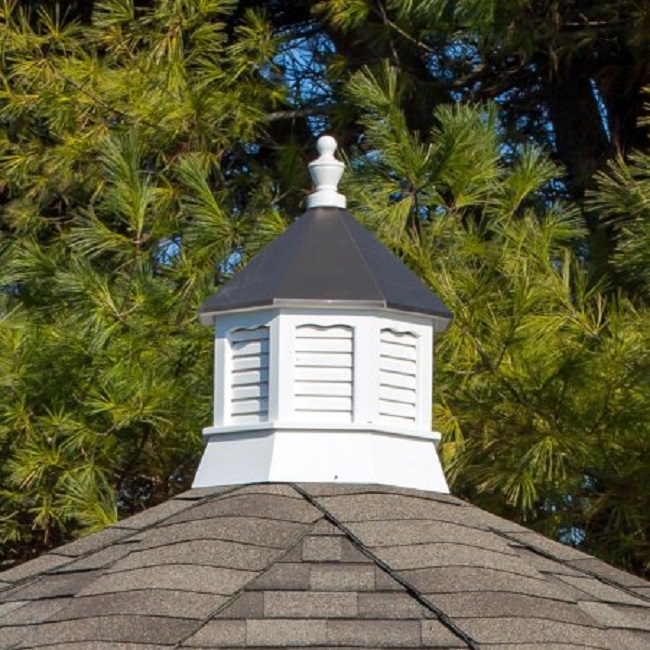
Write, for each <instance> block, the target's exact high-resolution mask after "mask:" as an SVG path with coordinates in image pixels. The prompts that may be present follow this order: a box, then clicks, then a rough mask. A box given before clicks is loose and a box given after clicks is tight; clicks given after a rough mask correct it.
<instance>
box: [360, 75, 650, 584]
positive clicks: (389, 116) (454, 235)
mask: <svg viewBox="0 0 650 650" xmlns="http://www.w3.org/2000/svg"><path fill="white" fill-rule="evenodd" d="M396 84H397V77H396V75H395V72H394V71H393V70H390V69H387V70H386V74H385V77H384V78H382V79H377V78H375V77H374V76H373V75H371V74H370V73H368V72H365V73H364V72H361V73H359V74H358V75H357V76H356V77H355V78H354V80H353V82H352V84H351V86H350V88H351V92H352V94H353V99H354V100H355V101H356V102H357V103H358V104H359V105H360V107H361V108H362V110H363V111H364V117H363V118H362V119H363V121H364V124H365V125H366V128H367V131H366V133H367V146H368V147H369V148H371V149H372V154H371V155H368V156H366V157H365V158H364V159H363V161H362V162H359V163H358V168H357V170H355V174H354V175H350V177H349V179H348V187H347V189H348V192H349V194H350V195H351V197H352V198H353V201H354V206H353V209H354V210H355V212H356V213H357V214H359V215H363V216H365V218H366V220H367V222H368V223H369V224H372V225H373V226H374V227H376V228H377V229H378V231H379V232H380V233H381V234H382V236H383V237H384V239H385V241H386V242H387V243H388V244H389V245H390V246H391V247H392V248H393V249H394V250H395V251H396V252H397V253H398V254H399V255H400V256H401V257H402V258H403V259H404V260H405V261H406V262H407V263H408V264H409V265H410V266H411V267H412V268H413V269H414V270H416V272H417V273H418V275H419V276H420V277H421V278H422V279H423V280H424V281H425V282H426V283H427V284H428V285H429V286H430V287H431V288H432V289H433V290H434V291H435V292H436V293H437V294H438V295H439V296H441V297H442V298H443V300H444V301H445V303H446V304H447V305H448V306H449V308H450V309H451V311H452V313H453V314H454V321H453V323H452V325H451V326H450V328H449V330H448V332H447V333H446V334H444V335H443V336H441V337H440V338H439V341H438V343H437V346H436V384H435V396H434V398H435V400H434V422H435V425H436V426H437V427H438V428H440V429H441V430H442V432H443V435H444V442H443V445H442V448H441V449H442V457H443V462H444V464H445V466H446V468H447V475H448V478H449V479H450V482H451V485H452V489H453V490H454V492H455V493H457V494H462V495H465V496H466V497H467V498H469V499H470V500H472V502H474V503H477V504H480V505H482V506H484V507H486V508H489V509H490V510H492V511H494V512H497V513H498V514H501V515H505V516H507V517H510V518H514V519H517V520H519V521H522V522H524V523H526V524H527V525H531V526H534V527H535V528H537V529H539V530H541V531H542V532H544V533H546V534H548V535H550V536H553V537H555V538H559V539H562V540H564V541H568V542H573V543H576V544H578V545H580V546H581V547H582V548H584V549H585V550H587V551H589V552H592V553H596V554H598V555H600V556H601V557H603V558H605V559H607V560H609V561H613V562H615V563H618V564H620V565H623V566H625V567H627V568H630V569H633V570H636V571H638V572H644V571H648V570H649V569H650V553H649V552H648V548H649V547H648V543H647V526H648V512H650V500H649V498H648V495H647V490H646V487H645V482H644V481H643V480H642V478H641V477H642V476H643V475H644V474H645V475H646V476H647V474H648V471H650V464H649V463H648V460H647V459H648V454H649V452H650V427H649V426H648V422H649V421H650V380H649V379H650V355H649V353H648V351H649V350H650V311H649V310H648V309H647V307H640V306H638V305H637V306H635V305H634V303H633V302H632V301H631V300H630V298H629V297H626V295H625V294H624V293H623V292H621V291H619V292H617V293H612V292H611V291H608V289H607V286H605V285H604V284H602V283H596V284H594V282H593V280H592V279H591V277H590V273H589V267H588V264H587V262H586V260H585V259H584V258H583V256H582V254H581V251H582V250H584V245H585V232H584V231H583V229H582V227H581V225H580V224H581V218H580V214H579V213H578V212H577V210H576V209H575V208H573V207H571V206H570V205H568V204H554V203H550V202H549V201H548V200H547V198H546V195H545V187H546V185H547V184H548V183H549V181H550V180H551V179H552V178H553V176H554V171H555V170H554V168H553V165H551V164H550V163H549V162H548V160H547V159H546V158H545V156H544V155H543V154H542V153H541V152H540V151H539V150H538V149H535V148H532V147H522V148H521V149H520V150H519V152H518V154H517V156H516V160H514V161H512V160H510V156H509V157H508V158H509V159H508V161H505V160H504V155H503V152H504V151H505V149H504V147H503V144H502V143H501V142H500V141H499V136H498V135H497V134H498V128H497V124H495V120H494V113H493V111H491V110H490V109H487V110H485V111H481V110H474V109H471V108H469V107H467V106H455V107H441V108H440V109H439V110H438V111H437V112H436V115H435V121H436V124H437V126H436V127H435V128H434V129H433V130H432V131H431V132H430V133H429V134H427V135H426V136H420V137H417V138H416V136H415V135H414V134H412V133H410V132H409V131H408V129H407V127H406V126H405V123H404V119H403V115H401V114H400V111H399V108H397V105H398V102H397V99H396V98H397V95H398V91H397V89H396ZM364 145H365V141H364ZM644 162H645V161H644ZM629 173H630V174H631V173H632V172H629ZM635 178H637V179H638V182H637V184H636V185H633V186H632V187H633V188H636V189H633V191H632V192H631V193H629V192H630V190H629V187H630V182H629V179H628V178H625V179H621V175H620V173H619V175H618V176H614V177H613V178H610V177H607V179H606V178H605V177H603V183H604V188H603V189H602V191H601V192H600V193H599V194H598V204H599V205H600V206H602V205H603V204H604V203H605V202H606V203H607V205H608V206H616V205H618V206H620V211H621V212H620V213H621V214H624V215H626V219H629V220H631V221H632V222H633V223H634V224H636V227H638V228H642V227H643V224H644V223H646V222H647V219H642V218H640V217H638V212H639V211H640V210H643V209H645V207H644V203H645V202H644V201H642V200H641V196H642V192H643V188H644V186H643V182H644V181H645V170H644V169H637V170H636V172H635ZM623 192H628V195H627V202H626V203H625V204H623V205H621V202H620V201H619V200H618V196H619V194H622V193H623ZM631 203H634V204H635V205H637V206H638V209H637V210H634V209H631V206H630V204H631ZM642 206H643V208H642ZM610 210H612V208H610ZM635 216H637V218H634V217H635ZM409 224H410V225H409ZM630 227H631V226H630ZM626 241H627V240H626ZM635 243H636V242H635ZM625 245H626V244H625V242H624V243H623V249H622V252H621V255H623V254H624V253H623V250H625V248H624V246H625ZM629 245H632V244H631V243H630V244H629ZM638 250H639V251H640V252H641V251H643V253H644V254H647V251H648V250H650V248H649V247H648V246H647V245H646V246H645V247H644V246H642V245H639V248H638ZM635 259H636V263H638V264H640V266H641V268H643V269H646V270H647V268H648V262H650V260H648V259H646V260H645V261H640V260H638V258H635Z"/></svg>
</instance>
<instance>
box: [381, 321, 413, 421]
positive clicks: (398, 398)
mask: <svg viewBox="0 0 650 650" xmlns="http://www.w3.org/2000/svg"><path fill="white" fill-rule="evenodd" d="M417 343H418V339H417V336H415V334H413V333H412V332H397V331H395V330H392V329H382V330H381V335H380V339H379V415H380V417H381V418H382V420H386V421H388V422H391V423H393V424H396V425H406V426H408V425H412V424H413V423H414V422H415V420H416V417H417V352H418V349H417Z"/></svg>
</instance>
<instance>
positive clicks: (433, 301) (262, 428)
mask: <svg viewBox="0 0 650 650" xmlns="http://www.w3.org/2000/svg"><path fill="white" fill-rule="evenodd" d="M318 150H319V154H320V157H319V158H318V159H317V160H315V161H314V162H312V163H311V164H310V166H309V167H310V173H311V175H312V179H313V182H314V185H315V191H314V192H313V193H312V194H311V195H310V196H309V197H308V198H307V211H306V212H305V213H304V214H303V215H302V216H301V217H300V218H299V219H298V220H297V221H296V222H295V223H294V224H293V225H292V226H291V227H290V228H288V229H287V231H286V232H285V233H284V234H283V235H281V236H280V237H278V238H277V239H276V240H275V241H274V242H273V243H271V244H270V245H269V246H267V247H266V248H265V249H264V250H263V251H262V252H261V253H260V254H259V255H258V256H257V257H255V258H254V259H253V260H252V261H251V262H250V263H249V264H248V265H247V266H246V267H245V268H244V269H243V270H242V271H240V272H239V273H238V274H237V275H235V276H234V277H233V278H232V280H230V281H229V282H228V283H227V284H225V285H224V286H223V287H222V288H221V289H220V290H219V291H218V292H217V293H215V294H214V295H213V296H211V297H210V298H208V299H207V300H206V301H205V303H204V304H203V305H202V306H201V309H200V313H199V317H200V321H201V323H203V324H205V325H211V326H214V331H215V378H214V422H213V424H212V426H210V427H207V428H206V429H204V432H203V433H204V437H205V438H206V441H207V446H206V449H205V452H204V456H203V459H202V461H201V464H200V467H199V470H198V472H197V475H196V479H195V482H194V487H207V486H217V485H236V484H243V483H258V482H340V483H377V484H383V485H394V486H399V487H412V488H419V489H423V490H432V491H436V492H448V487H447V483H446V481H445V478H444V474H443V472H442V468H441V466H440V461H439V459H438V455H437V452H436V447H437V444H438V442H439V440H440V435H439V434H438V433H436V432H432V431H431V396H432V375H433V339H434V336H435V334H436V333H438V332H441V331H443V330H444V329H445V327H446V326H447V324H448V323H449V321H450V319H451V314H450V312H449V310H448V309H447V308H446V307H445V305H444V304H443V303H442V302H441V301H440V300H439V299H438V297H437V296H435V295H434V294H433V293H432V292H431V291H430V290H429V289H428V288H427V287H425V286H424V285H423V284H422V282H421V281H420V280H419V279H418V278H417V277H416V276H415V275H414V274H413V273H412V272H411V271H410V270H409V269H407V268H406V266H404V264H403V263H402V262H401V261H400V260H399V259H397V258H396V257H395V256H394V255H393V254H392V253H391V252H390V251H389V250H388V249H387V248H386V247H385V246H383V245H382V244H381V243H379V242H378V241H377V239H375V237H374V236H373V235H372V234H371V233H370V232H368V231H367V230H366V229H365V228H364V227H363V226H362V225H361V224H359V223H358V222H357V221H356V220H355V218H354V217H353V216H352V215H351V214H350V213H349V212H348V211H347V210H346V209H345V207H346V201H345V197H344V196H343V195H341V194H340V193H339V192H338V190H337V184H338V182H339V179H340V177H341V174H342V172H343V167H344V165H343V163H342V162H341V161H338V160H337V159H336V158H335V156H334V152H335V150H336V142H335V141H334V139H333V138H331V137H329V136H325V137H321V138H320V139H319V141H318Z"/></svg>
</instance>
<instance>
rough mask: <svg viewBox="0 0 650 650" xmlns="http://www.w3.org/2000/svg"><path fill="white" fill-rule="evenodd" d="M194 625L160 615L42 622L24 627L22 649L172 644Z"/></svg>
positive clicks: (180, 619)
mask: <svg viewBox="0 0 650 650" xmlns="http://www.w3.org/2000/svg"><path fill="white" fill-rule="evenodd" d="M195 625H196V622H195V621H187V620H184V619H182V618H163V617H160V616H98V617H95V618H92V619H81V620H75V621H62V622H57V623H41V624H40V625H37V626H30V627H27V628H25V632H24V634H23V636H22V637H21V639H20V645H19V647H20V648H32V647H39V646H42V645H47V644H51V643H69V642H72V641H121V642H125V643H150V644H172V643H176V642H178V641H180V640H181V639H182V638H183V636H184V635H186V634H187V633H188V632H190V631H191V630H192V628H193V627H194V626H195Z"/></svg>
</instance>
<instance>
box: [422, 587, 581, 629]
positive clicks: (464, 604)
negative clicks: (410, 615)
mask: <svg viewBox="0 0 650 650" xmlns="http://www.w3.org/2000/svg"><path fill="white" fill-rule="evenodd" d="M430 598H431V601H432V602H433V603H434V604H435V605H436V606H437V607H439V608H440V609H441V610H442V611H443V612H445V614H447V615H449V616H451V617H452V618H456V617H460V616H474V617H479V618H491V617H512V616H523V617H528V618H532V617H536V618H540V619H548V620H554V621H563V622H566V623H576V624H578V625H591V624H593V620H591V619H590V618H589V616H587V615H586V614H585V613H584V612H582V611H580V609H579V608H578V607H576V606H575V605H573V604H570V603H567V602H565V601H560V600H554V599H551V598H540V597H536V596H528V595H526V594H519V593H504V592H494V591H481V592H469V593H466V592H463V593H454V594H436V595H435V596H431V597H430Z"/></svg>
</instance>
